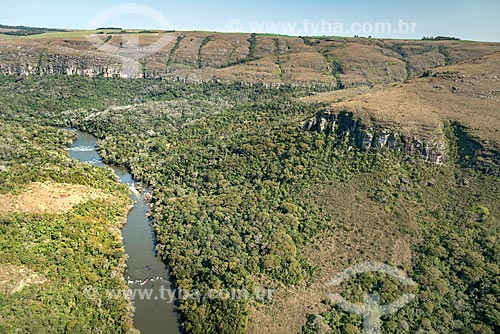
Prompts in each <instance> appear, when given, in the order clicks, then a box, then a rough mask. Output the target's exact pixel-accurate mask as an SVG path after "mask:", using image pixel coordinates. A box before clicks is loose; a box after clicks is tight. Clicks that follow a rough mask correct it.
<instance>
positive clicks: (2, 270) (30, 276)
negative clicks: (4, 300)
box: [0, 264, 47, 294]
mask: <svg viewBox="0 0 500 334" xmlns="http://www.w3.org/2000/svg"><path fill="white" fill-rule="evenodd" d="M45 281H47V278H45V277H44V276H43V275H41V274H38V273H36V272H34V271H33V270H31V269H28V268H26V267H24V266H18V265H13V264H0V293H4V294H13V293H16V292H20V291H22V290H23V289H24V288H25V287H27V286H28V285H31V284H43V283H45Z"/></svg>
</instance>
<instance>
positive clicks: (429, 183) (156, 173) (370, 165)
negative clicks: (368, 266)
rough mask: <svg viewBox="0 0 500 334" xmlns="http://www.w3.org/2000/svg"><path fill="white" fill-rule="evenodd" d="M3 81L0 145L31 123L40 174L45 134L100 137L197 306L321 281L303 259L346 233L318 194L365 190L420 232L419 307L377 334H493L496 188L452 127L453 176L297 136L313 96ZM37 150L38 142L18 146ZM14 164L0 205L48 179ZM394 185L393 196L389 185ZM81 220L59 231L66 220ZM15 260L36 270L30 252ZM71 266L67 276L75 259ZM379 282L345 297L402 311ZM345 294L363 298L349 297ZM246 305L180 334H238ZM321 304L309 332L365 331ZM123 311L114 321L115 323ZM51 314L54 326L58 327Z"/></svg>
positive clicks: (189, 311)
mask: <svg viewBox="0 0 500 334" xmlns="http://www.w3.org/2000/svg"><path fill="white" fill-rule="evenodd" d="M0 83H1V85H0V96H1V99H2V107H1V109H0V118H1V119H2V122H4V123H5V124H8V126H9V127H13V128H14V129H16V130H15V131H14V130H11V132H4V133H3V134H2V135H1V138H2V139H3V140H4V141H6V140H8V139H9V138H11V137H13V136H14V137H15V136H16V134H15V133H16V131H28V130H25V129H26V128H30V129H32V127H33V124H37V125H36V126H37V127H38V126H40V127H41V128H40V129H44V130H43V131H53V132H52V134H51V135H50V136H49V138H52V140H55V139H54V138H59V139H58V140H59V141H58V142H56V143H53V142H51V143H50V145H48V144H47V146H43V145H42V146H41V147H40V150H38V151H37V153H36V154H39V155H43V156H44V158H43V159H42V158H40V159H39V160H40V162H39V163H40V166H43V165H44V163H45V161H44V159H55V158H54V156H53V155H51V154H49V153H47V152H48V151H47V150H49V149H50V148H51V147H52V150H59V151H60V150H61V148H63V147H64V146H65V145H67V137H65V136H67V135H65V134H64V133H63V132H62V131H56V130H49V129H50V128H47V127H45V126H50V125H55V126H74V127H77V128H79V129H82V130H86V131H89V132H91V133H93V134H95V135H96V136H98V137H99V138H101V142H100V151H101V154H102V156H103V158H104V160H105V161H106V162H108V163H112V164H117V165H123V166H126V167H128V168H129V169H130V170H131V172H132V174H133V175H134V177H135V178H137V179H138V180H141V181H143V182H144V183H146V184H147V185H149V187H150V188H151V190H152V194H153V199H152V217H153V219H154V225H155V229H156V232H157V239H158V243H159V244H158V250H159V252H160V254H161V255H162V256H163V258H164V259H165V261H166V262H167V263H168V265H169V266H170V268H171V270H172V277H173V279H174V283H175V285H176V286H178V287H181V288H183V289H186V290H189V289H198V290H200V291H202V292H205V291H208V290H209V289H214V288H215V289H219V288H224V289H231V288H246V289H253V288H255V287H257V286H260V287H263V288H275V287H278V286H293V285H301V284H308V282H312V281H314V279H315V278H316V277H318V276H319V275H321V272H320V271H318V268H316V267H314V266H313V265H311V263H310V261H308V259H307V257H306V256H304V253H303V250H304V248H305V247H306V246H307V245H310V244H311V243H313V242H317V241H318V240H321V238H322V237H324V236H325V235H329V234H330V233H331V231H333V230H337V229H348V228H349V226H350V222H349V221H340V220H337V219H336V210H337V209H338V208H335V207H327V206H325V205H322V204H321V201H317V200H316V199H315V197H314V196H312V190H313V189H315V188H319V187H321V186H322V185H325V184H329V185H331V186H333V187H335V186H337V185H341V184H352V185H354V186H356V187H358V186H359V187H360V188H362V189H365V190H366V192H367V193H368V195H369V200H370V201H371V202H373V203H375V204H374V205H377V206H379V207H381V208H383V210H385V212H386V213H387V215H388V217H390V219H392V220H393V221H394V222H396V223H397V222H400V221H403V220H405V215H408V214H409V213H408V212H411V213H410V214H415V215H416V221H417V222H418V224H417V225H416V226H413V228H412V229H411V230H410V229H409V230H408V231H403V232H402V233H407V234H408V235H409V236H410V237H411V238H412V240H414V243H413V245H412V246H413V249H412V251H413V254H414V256H413V258H412V266H411V267H409V268H404V269H405V270H407V271H408V273H409V275H410V277H412V279H413V280H415V281H416V282H417V284H418V290H417V291H416V292H415V293H416V295H417V298H416V299H415V300H414V301H413V303H412V304H411V305H409V306H408V307H407V308H405V309H403V310H402V311H400V312H398V313H397V314H394V315H391V316H388V317H386V318H384V319H383V320H384V331H387V332H388V333H415V332H422V333H424V332H425V333H434V332H435V333H447V332H450V333H496V332H498V331H500V327H499V326H500V303H499V301H498V296H499V295H500V291H499V289H500V288H499V279H500V273H499V267H498V262H499V260H500V247H499V246H498V245H499V243H498V240H497V236H498V232H499V231H498V229H499V224H498V217H499V212H498V208H499V207H500V205H499V203H498V202H499V198H500V196H499V195H500V194H499V192H500V184H499V182H500V181H499V179H498V177H495V176H491V175H486V174H482V173H480V172H479V171H476V170H474V169H472V168H466V167H463V166H461V165H460V164H458V163H455V162H454V161H453V156H457V155H458V153H457V152H458V151H459V149H460V147H458V146H459V145H460V140H458V139H457V138H456V134H455V133H454V132H453V130H452V127H449V131H448V132H449V134H448V139H449V146H450V148H449V150H450V152H451V153H450V157H452V158H451V159H450V161H449V163H448V164H447V165H444V166H434V165H428V164H425V163H423V162H421V161H419V160H418V158H412V157H407V156H403V155H401V154H399V153H396V152H393V151H390V150H384V151H380V152H359V151H357V150H356V149H352V148H350V147H349V145H347V144H346V143H345V142H344V141H343V140H339V139H338V138H336V137H333V136H329V135H327V134H324V133H313V132H308V131H304V130H302V128H301V125H302V123H303V122H304V120H306V119H309V118H310V117H312V116H313V115H314V114H315V113H316V112H318V111H319V110H320V109H321V108H322V106H321V105H311V104H303V103H300V102H298V101H297V100H296V99H295V98H296V97H299V96H304V95H306V94H309V92H308V91H307V89H303V88H293V87H288V86H282V87H280V88H266V87H264V86H260V85H256V86H243V85H240V84H231V85H221V84H216V83H209V84H200V85H186V84H180V83H175V82H166V81H148V80H123V79H105V78H94V79H91V78H84V77H62V76H61V77H59V76H50V77H49V76H46V77H26V78H24V77H14V76H0ZM42 126H43V127H42ZM29 131H33V130H29ZM36 140H38V139H36V138H33V136H31V137H27V139H26V140H25V142H26V143H32V142H33V141H36ZM27 150H28V152H31V148H27ZM29 154H35V153H29ZM2 159H4V160H5V158H2ZM9 159H10V160H9V161H13V162H12V163H13V164H16V165H13V166H12V167H11V168H9V173H18V174H16V175H17V176H15V175H10V174H7V175H6V176H4V173H2V174H1V175H2V178H3V180H6V181H5V182H11V183H12V185H7V183H5V184H6V186H2V190H1V191H3V192H5V191H7V190H8V189H10V188H11V187H13V186H14V185H15V184H18V183H19V184H24V183H26V182H29V180H31V178H34V177H39V178H43V177H55V176H51V175H45V174H43V173H40V172H39V170H36V172H35V171H33V172H31V173H30V172H29V171H26V169H29V167H28V166H24V167H23V166H22V165H21V163H20V161H22V160H23V159H28V160H30V161H37V163H38V160H36V159H32V158H26V157H22V156H16V155H15V154H14V153H12V156H11V157H10V158H9ZM457 159H458V158H457ZM53 164H57V165H63V166H64V164H66V166H67V168H68V170H69V172H70V171H74V170H75V169H76V170H80V169H82V168H86V171H87V173H97V174H91V175H96V176H94V177H95V178H96V183H98V184H100V185H97V184H96V187H103V185H102V184H101V182H102V180H107V178H106V177H108V179H109V176H106V175H102V173H103V172H102V171H101V172H97V171H96V169H93V168H90V167H82V166H81V165H79V164H77V163H75V162H70V161H68V160H64V159H62V157H61V158H60V161H59V160H58V161H57V162H53ZM23 168H24V169H23ZM15 171H18V172H15ZM99 173H101V174H99ZM30 175H31V176H30ZM37 175H38V176H37ZM58 175H61V173H59V174H58ZM61 177H62V176H61ZM25 178H27V179H28V180H26V179H25ZM87 179H90V178H88V177H87ZM391 179H395V180H398V182H392V183H389V182H387V180H391ZM9 180H10V181H9ZM82 182H83V181H82ZM87 182H90V181H87ZM2 184H3V182H2ZM104 184H108V186H109V187H111V186H110V185H109V182H108V183H104ZM94 205H95V206H94V207H93V208H94V210H97V208H99V206H98V205H97V203H94ZM115 209H116V208H115ZM78 210H79V209H78V208H75V209H74V211H75V212H72V213H71V214H68V217H64V218H61V219H68V220H70V219H73V218H72V216H71V215H77V214H78V212H79V211H78ZM90 211H91V212H93V211H92V210H90ZM98 211H99V210H98ZM98 213H100V211H99V212H96V213H95V214H98ZM23 219H24V218H23ZM30 219H46V220H47V219H48V218H36V217H35V218H30ZM108 219H110V218H109V217H108ZM19 220H21V221H19ZM4 221H5V223H4V222H2V224H3V225H1V226H2V228H5V229H10V228H12V229H16V228H17V229H22V227H23V226H26V224H27V226H28V227H29V228H34V227H33V226H32V225H33V224H29V223H27V222H26V221H25V220H22V219H20V218H19V216H17V215H14V216H7V218H4ZM28 222H29V221H28ZM22 224H25V225H22ZM4 226H5V227H4ZM35 226H37V225H35ZM28 227H26V228H28ZM54 228H56V227H54ZM6 231H7V230H6ZM8 233H9V235H12V236H13V237H14V236H15V235H16V233H11V232H8ZM23 233H24V235H26V233H27V232H26V231H25V230H23ZM4 234H5V233H4ZM17 235H19V238H20V239H21V240H18V241H17V243H18V244H19V243H22V242H23V241H22V235H20V233H17ZM44 237H47V235H45V234H42V235H40V238H44ZM34 242H41V241H40V240H38V241H34ZM13 244H16V242H9V243H5V245H6V246H2V247H7V246H9V247H10V245H13ZM89 251H91V250H89ZM370 251H371V250H370V249H367V250H366V252H367V253H370ZM10 252H11V253H15V250H12V251H10ZM6 254H9V252H7V253H6ZM23 255H25V256H26V257H27V259H26V260H25V261H27V260H29V259H31V263H32V264H33V266H36V265H37V262H36V260H35V262H33V259H36V258H37V256H39V255H38V254H36V252H33V253H23ZM79 256H80V257H78V259H75V261H74V262H73V264H76V263H79V262H81V261H84V259H85V258H84V257H82V256H81V254H79ZM0 259H1V258H0ZM355 260H356V259H345V263H342V264H343V265H344V266H347V265H349V264H352V262H353V261H355ZM2 261H7V262H8V261H10V260H9V259H2ZM15 261H20V259H15ZM110 261H111V260H110ZM72 273H73V275H81V274H82V273H81V272H78V271H72ZM80 279H81V278H80ZM74 280H77V278H74ZM381 281H382V280H381V278H380V277H376V276H363V277H359V279H357V280H353V281H351V282H348V283H346V286H345V287H344V288H345V291H344V295H345V297H346V298H347V299H350V300H353V301H355V300H358V301H359V298H361V296H362V293H361V292H362V291H365V290H366V291H368V290H370V289H373V288H374V287H377V288H382V290H380V291H384V293H385V295H383V296H382V300H383V301H386V300H387V299H389V300H390V299H391V298H397V297H398V293H400V291H398V286H397V284H396V283H394V282H390V281H389V282H388V283H387V280H385V282H386V283H382V282H381ZM71 282H73V279H71V280H68V284H70V283H71ZM95 284H106V280H105V279H104V278H103V279H102V280H101V279H98V280H96V281H95ZM262 285H264V286H262ZM351 285H353V286H354V285H356V289H348V288H349V287H350V286H351ZM363 286H364V287H365V289H364V290H363V289H362V288H360V287H363ZM31 293H35V292H31ZM60 293H61V294H64V293H69V292H67V291H64V290H62V291H61V292H60ZM0 298H5V297H4V296H1V297H0ZM2 301H3V300H2ZM267 302H272V301H267ZM10 303H13V301H10V300H9V301H5V302H3V303H2V304H1V305H10ZM251 303H259V302H258V301H257V302H256V301H250V300H238V301H232V300H216V299H214V300H203V301H198V300H182V299H181V300H179V304H180V305H179V309H180V311H181V315H182V325H183V328H184V330H185V332H186V333H245V332H246V330H247V326H248V314H249V306H250V305H249V304H251ZM325 303H326V304H328V305H327V306H328V307H329V308H330V310H329V311H327V312H325V313H323V314H321V315H320V317H318V315H317V314H311V315H310V316H309V318H308V321H307V324H306V325H305V326H304V328H303V332H304V333H320V332H321V333H324V332H325V330H327V332H328V331H330V332H332V333H357V332H359V329H358V328H360V325H361V323H362V318H361V317H358V316H353V315H350V314H347V313H345V312H343V311H341V310H340V309H338V308H337V307H335V306H334V305H329V302H328V301H327V300H326V296H325ZM44 305H45V304H44ZM121 305H122V304H120V305H111V306H110V307H109V308H108V310H111V309H113V308H114V307H117V309H118V310H120V309H119V307H121ZM4 307H7V306H4ZM78 307H85V304H82V305H81V306H80V304H79V303H78ZM100 310H101V309H100V308H97V309H93V312H100ZM117 312H118V311H117ZM118 313H119V312H118ZM113 314H114V313H113ZM113 314H111V315H110V316H111V317H113ZM2 316H3V313H2ZM53 316H54V318H53V320H54V321H55V319H58V318H59V315H57V314H54V315H53ZM113 319H115V320H116V318H113ZM318 319H322V320H321V321H318ZM90 321H91V320H90ZM320 322H322V323H321V324H319V323H320ZM115 324H116V325H117V323H115ZM325 328H327V329H325Z"/></svg>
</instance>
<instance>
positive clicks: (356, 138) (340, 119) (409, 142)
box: [304, 111, 446, 164]
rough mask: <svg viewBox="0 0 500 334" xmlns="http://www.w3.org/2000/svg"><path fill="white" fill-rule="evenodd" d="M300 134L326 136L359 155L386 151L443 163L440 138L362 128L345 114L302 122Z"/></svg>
mask: <svg viewBox="0 0 500 334" xmlns="http://www.w3.org/2000/svg"><path fill="white" fill-rule="evenodd" d="M304 130H308V131H316V132H324V133H327V134H328V135H332V136H335V137H338V138H339V139H341V140H343V141H344V142H346V143H347V144H348V145H350V146H351V147H355V148H358V149H360V150H363V151H367V150H381V149H385V148H389V149H392V150H395V151H398V152H403V153H405V154H408V155H412V156H418V157H420V158H421V159H423V160H424V161H428V162H431V163H434V164H442V163H444V162H445V160H446V139H445V138H444V135H436V136H435V137H433V138H418V137H416V136H408V135H402V134H401V133H400V132H398V131H395V130H392V129H389V128H384V127H382V126H366V125H364V124H363V122H362V120H359V119H356V118H355V117H354V115H353V114H352V113H349V112H339V113H334V112H328V111H323V112H319V113H318V114H316V116H315V117H314V118H312V119H310V120H308V121H306V122H305V124H304Z"/></svg>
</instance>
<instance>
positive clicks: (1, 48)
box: [0, 31, 500, 89]
mask: <svg viewBox="0 0 500 334" xmlns="http://www.w3.org/2000/svg"><path fill="white" fill-rule="evenodd" d="M59 36H60V37H59ZM159 41H160V42H162V43H160V44H161V45H159V46H157V47H156V46H155V43H157V42H159ZM499 50H500V44H498V43H461V42H457V41H444V42H431V41H403V40H402V41H395V40H392V41H389V40H378V39H377V40H375V39H364V38H332V39H316V38H305V37H304V38H298V37H274V36H262V35H256V34H223V33H208V32H156V33H132V32H127V33H120V32H113V33H110V32H108V31H88V32H79V31H76V32H65V33H60V34H59V35H58V33H51V34H50V35H48V37H44V35H43V34H42V35H37V36H35V37H23V38H20V37H12V36H4V35H1V34H0V72H2V73H8V74H17V75H46V74H62V75H85V76H105V77H115V76H116V77H122V78H151V79H169V80H178V81H182V82H196V83H200V82H207V81H213V80H217V81H221V82H234V81H237V82H244V83H249V84H252V83H263V84H265V85H269V86H277V85H282V84H287V85H300V86H323V87H330V88H332V89H335V88H352V87H361V86H365V87H366V86H368V87H372V86H374V85H380V84H389V83H394V82H402V81H404V80H406V79H408V78H410V77H415V76H418V75H420V74H421V73H423V72H424V71H425V70H428V69H431V68H434V67H436V66H442V65H445V64H447V63H457V62H460V61H464V60H469V59H473V58H477V57H480V56H482V55H486V54H491V53H493V52H495V51H499Z"/></svg>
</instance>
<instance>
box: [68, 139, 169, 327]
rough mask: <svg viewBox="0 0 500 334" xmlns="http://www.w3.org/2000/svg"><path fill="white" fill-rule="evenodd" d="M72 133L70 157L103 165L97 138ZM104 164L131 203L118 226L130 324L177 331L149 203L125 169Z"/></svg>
mask: <svg viewBox="0 0 500 334" xmlns="http://www.w3.org/2000/svg"><path fill="white" fill-rule="evenodd" d="M76 134H77V139H76V140H75V141H74V142H73V145H72V146H71V148H69V149H68V151H69V156H70V158H74V159H77V160H80V161H82V162H85V163H89V164H92V165H94V166H97V167H106V166H107V165H105V164H104V163H103V162H102V159H101V157H100V156H99V153H98V152H97V138H96V137H95V136H93V135H91V134H89V133H86V132H81V131H76ZM108 167H110V168H111V169H113V171H114V172H115V174H116V176H117V177H118V179H119V181H120V183H122V184H126V185H128V186H129V188H130V190H131V194H130V196H131V199H132V201H133V203H134V205H133V207H132V209H131V210H130V211H129V213H128V217H127V224H126V225H125V226H124V228H123V229H122V237H123V243H124V245H125V253H126V254H127V255H128V258H127V270H126V272H125V279H126V281H127V284H128V286H129V289H130V290H131V291H132V296H133V298H132V300H133V303H134V306H135V313H134V325H135V327H136V328H137V329H139V330H140V331H141V333H142V334H178V333H179V329H178V317H177V314H176V313H175V306H174V301H173V300H172V298H171V290H170V280H169V274H168V269H167V267H166V266H165V264H164V263H163V261H162V260H161V259H160V258H159V257H158V256H156V252H155V233H154V231H153V227H152V225H151V221H150V219H149V218H148V216H147V214H148V211H149V206H148V204H147V203H146V201H145V200H144V197H143V196H142V194H141V193H139V191H137V187H136V182H135V181H134V179H133V178H132V175H130V173H129V172H128V171H127V170H126V169H124V168H120V167H116V166H108ZM166 289H169V291H166ZM148 294H151V295H150V296H148Z"/></svg>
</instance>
